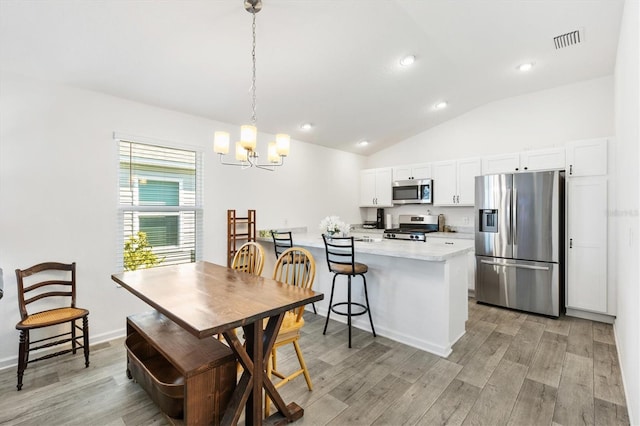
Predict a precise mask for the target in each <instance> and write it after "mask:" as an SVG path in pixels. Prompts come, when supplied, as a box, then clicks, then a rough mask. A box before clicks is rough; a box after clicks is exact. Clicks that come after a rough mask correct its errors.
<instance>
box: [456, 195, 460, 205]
mask: <svg viewBox="0 0 640 426" xmlns="http://www.w3.org/2000/svg"><path fill="white" fill-rule="evenodd" d="M456 203H458V204H460V196H459V195H456Z"/></svg>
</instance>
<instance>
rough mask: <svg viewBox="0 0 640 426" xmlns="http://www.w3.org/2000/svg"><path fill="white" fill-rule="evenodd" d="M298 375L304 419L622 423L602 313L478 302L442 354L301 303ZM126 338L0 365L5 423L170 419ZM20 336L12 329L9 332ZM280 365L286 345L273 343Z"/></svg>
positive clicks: (288, 388)
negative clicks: (327, 319)
mask: <svg viewBox="0 0 640 426" xmlns="http://www.w3.org/2000/svg"><path fill="white" fill-rule="evenodd" d="M305 320H306V324H305V327H304V329H303V337H302V339H301V342H300V345H301V347H302V351H303V353H304V356H305V359H306V361H307V366H308V367H309V370H310V372H311V378H312V380H313V385H314V390H313V391H311V392H309V391H308V390H307V388H306V384H305V381H304V379H303V378H302V377H300V378H298V379H296V380H294V381H293V382H291V383H289V384H287V385H285V386H284V387H282V388H281V392H282V395H283V397H284V399H285V401H295V402H297V403H298V404H299V405H300V406H302V407H303V408H304V409H305V415H304V417H303V418H302V419H301V420H299V421H298V422H297V424H301V425H404V424H407V425H414V424H418V425H491V426H493V425H518V426H519V425H567V426H569V425H582V424H584V425H607V426H609V425H628V424H629V419H628V416H627V409H626V406H625V398H624V391H623V389H622V378H621V375H620V367H619V365H618V356H617V352H616V347H615V342H614V339H613V329H612V327H611V326H610V325H607V324H601V323H595V322H591V321H587V320H582V319H577V318H571V317H562V318H561V319H559V320H552V319H548V318H544V317H539V316H535V315H527V314H523V313H518V312H513V311H508V310H504V309H499V308H494V307H489V306H483V305H478V304H476V303H475V301H474V300H473V299H470V300H469V321H468V322H467V333H466V334H465V335H464V336H463V337H462V338H461V339H460V341H458V343H456V345H455V346H454V351H453V353H452V354H451V355H450V356H449V357H448V358H447V359H444V358H440V357H437V356H435V355H432V354H429V353H426V352H423V351H420V350H417V349H414V348H411V347H409V346H405V345H402V344H399V343H396V342H394V341H392V340H389V339H386V338H384V337H377V338H373V337H372V336H371V334H369V333H367V332H364V331H361V330H358V329H354V332H353V333H354V334H353V348H352V349H349V348H347V333H346V326H345V325H343V324H339V323H335V322H334V323H332V324H331V325H330V327H329V331H331V333H330V334H327V335H326V336H323V335H322V327H323V326H324V317H320V316H316V315H313V314H310V313H305ZM123 341H124V340H123V339H117V340H114V341H111V342H108V343H102V344H99V345H95V346H93V347H92V348H91V350H92V352H91V365H90V367H89V368H88V369H85V368H84V362H83V358H82V356H80V355H78V356H75V357H74V356H72V355H66V356H63V357H58V358H57V359H56V358H54V359H52V360H48V361H45V362H41V363H36V364H32V365H30V366H29V368H28V369H27V370H26V372H25V377H24V388H23V390H22V391H21V392H17V391H16V388H15V386H16V371H15V369H14V368H11V369H5V370H3V371H0V390H1V395H2V398H0V424H2V425H45V424H46V425H67V424H69V425H167V424H171V422H169V421H168V419H167V418H165V417H164V415H163V414H162V413H161V412H160V411H159V410H158V409H157V407H156V406H155V405H154V404H153V403H152V402H151V401H150V399H149V398H148V397H147V395H146V394H145V392H144V391H143V390H142V389H141V388H140V387H139V386H138V385H137V384H136V383H134V382H132V381H131V380H128V379H127V378H126V375H125V350H124V346H123ZM12 343H14V344H15V346H16V351H17V346H18V334H17V333H16V340H15V342H12ZM278 355H279V356H278V363H279V366H281V367H282V369H283V370H284V371H287V367H288V366H291V367H293V366H294V362H295V355H294V351H293V347H291V348H290V349H289V348H283V349H281V350H279V352H278Z"/></svg>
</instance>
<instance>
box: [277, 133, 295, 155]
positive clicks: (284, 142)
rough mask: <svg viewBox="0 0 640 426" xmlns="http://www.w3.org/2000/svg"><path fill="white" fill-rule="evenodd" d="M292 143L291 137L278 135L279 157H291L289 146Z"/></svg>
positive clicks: (282, 134)
mask: <svg viewBox="0 0 640 426" xmlns="http://www.w3.org/2000/svg"><path fill="white" fill-rule="evenodd" d="M290 142H291V136H289V135H285V134H284V133H278V134H277V135H276V151H277V153H278V155H280V156H282V157H286V156H287V155H289V145H290Z"/></svg>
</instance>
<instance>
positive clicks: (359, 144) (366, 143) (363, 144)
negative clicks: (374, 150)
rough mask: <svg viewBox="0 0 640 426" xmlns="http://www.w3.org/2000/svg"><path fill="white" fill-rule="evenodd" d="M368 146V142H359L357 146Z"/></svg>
mask: <svg viewBox="0 0 640 426" xmlns="http://www.w3.org/2000/svg"><path fill="white" fill-rule="evenodd" d="M367 145H369V141H360V142H358V146H367Z"/></svg>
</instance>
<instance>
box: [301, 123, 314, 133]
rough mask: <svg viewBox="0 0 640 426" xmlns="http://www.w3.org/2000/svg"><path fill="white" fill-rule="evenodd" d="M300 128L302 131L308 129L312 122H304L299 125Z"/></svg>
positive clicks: (310, 127) (311, 126)
mask: <svg viewBox="0 0 640 426" xmlns="http://www.w3.org/2000/svg"><path fill="white" fill-rule="evenodd" d="M300 128H301V129H302V130H304V131H309V130H311V129H312V128H313V124H311V123H304V124H302V125H300Z"/></svg>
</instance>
